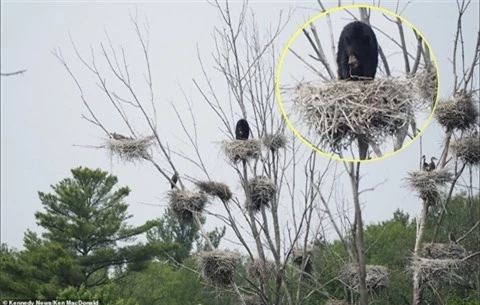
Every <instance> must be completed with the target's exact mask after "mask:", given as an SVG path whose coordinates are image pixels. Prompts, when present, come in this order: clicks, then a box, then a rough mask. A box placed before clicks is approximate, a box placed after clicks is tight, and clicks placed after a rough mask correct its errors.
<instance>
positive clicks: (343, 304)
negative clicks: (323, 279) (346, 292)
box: [325, 300, 350, 305]
mask: <svg viewBox="0 0 480 305" xmlns="http://www.w3.org/2000/svg"><path fill="white" fill-rule="evenodd" d="M325 305H350V303H348V302H347V301H344V300H327V301H326V302H325Z"/></svg>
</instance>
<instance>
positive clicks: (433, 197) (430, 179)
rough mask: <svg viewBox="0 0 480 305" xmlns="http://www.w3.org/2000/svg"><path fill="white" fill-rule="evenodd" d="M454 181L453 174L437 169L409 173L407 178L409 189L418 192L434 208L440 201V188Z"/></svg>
mask: <svg viewBox="0 0 480 305" xmlns="http://www.w3.org/2000/svg"><path fill="white" fill-rule="evenodd" d="M452 179H453V177H452V174H451V173H450V172H448V171H447V170H445V169H437V170H433V171H430V172H427V171H415V172H409V173H408V177H407V178H406V180H407V184H408V187H409V188H410V189H412V190H414V191H416V192H417V193H418V195H419V197H420V198H421V199H422V200H424V201H426V202H428V204H429V205H432V206H433V205H436V204H437V203H438V201H439V200H440V192H439V190H438V187H439V186H444V185H445V184H447V183H448V182H450V181H452Z"/></svg>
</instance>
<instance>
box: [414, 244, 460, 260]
mask: <svg viewBox="0 0 480 305" xmlns="http://www.w3.org/2000/svg"><path fill="white" fill-rule="evenodd" d="M422 257H423V258H432V259H463V258H465V257H467V251H466V250H465V248H464V247H463V246H462V245H459V244H457V243H446V244H442V243H428V244H425V245H423V248H422Z"/></svg>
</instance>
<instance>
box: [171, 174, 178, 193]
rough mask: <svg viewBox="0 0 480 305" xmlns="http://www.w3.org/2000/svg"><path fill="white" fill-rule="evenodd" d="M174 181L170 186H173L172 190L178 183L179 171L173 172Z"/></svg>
mask: <svg viewBox="0 0 480 305" xmlns="http://www.w3.org/2000/svg"><path fill="white" fill-rule="evenodd" d="M170 180H172V182H170V186H171V187H172V190H173V189H174V188H175V185H176V184H177V181H178V175H177V173H175V174H173V176H172V178H170Z"/></svg>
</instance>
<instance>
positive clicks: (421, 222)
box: [412, 200, 428, 305]
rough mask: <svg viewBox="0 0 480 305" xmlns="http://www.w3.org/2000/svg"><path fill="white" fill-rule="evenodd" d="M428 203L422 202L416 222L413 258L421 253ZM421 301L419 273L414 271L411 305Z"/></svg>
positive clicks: (417, 304)
mask: <svg viewBox="0 0 480 305" xmlns="http://www.w3.org/2000/svg"><path fill="white" fill-rule="evenodd" d="M427 211H428V203H427V201H425V200H424V201H423V207H422V213H421V215H420V218H419V219H418V222H417V239H416V240H415V249H414V256H415V257H420V253H421V251H422V242H423V236H424V235H425V228H426V227H425V222H426V220H427ZM414 259H415V258H414ZM421 301H422V287H421V283H420V273H419V271H418V270H415V271H414V273H413V303H412V304H413V305H419V304H420V302H421Z"/></svg>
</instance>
